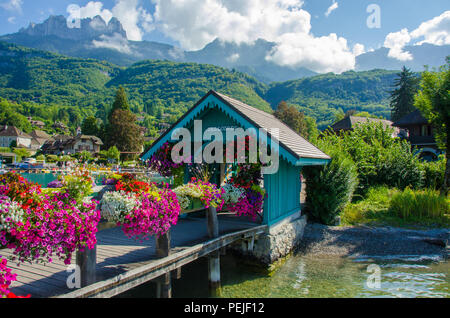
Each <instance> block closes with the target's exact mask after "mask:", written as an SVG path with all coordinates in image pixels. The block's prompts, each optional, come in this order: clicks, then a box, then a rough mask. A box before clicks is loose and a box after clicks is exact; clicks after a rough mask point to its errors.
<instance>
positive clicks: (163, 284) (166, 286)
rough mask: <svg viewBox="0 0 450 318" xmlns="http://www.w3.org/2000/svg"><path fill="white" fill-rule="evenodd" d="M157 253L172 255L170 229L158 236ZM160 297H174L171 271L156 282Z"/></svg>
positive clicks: (163, 255)
mask: <svg viewBox="0 0 450 318" xmlns="http://www.w3.org/2000/svg"><path fill="white" fill-rule="evenodd" d="M156 255H157V256H158V257H167V256H169V255H170V230H169V231H167V233H166V234H164V235H161V236H157V237H156ZM156 293H157V297H158V298H172V278H171V275H170V272H168V273H166V274H164V275H162V276H161V277H160V278H159V279H158V280H157V282H156Z"/></svg>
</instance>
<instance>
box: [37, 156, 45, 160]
mask: <svg viewBox="0 0 450 318" xmlns="http://www.w3.org/2000/svg"><path fill="white" fill-rule="evenodd" d="M36 160H37V161H44V160H45V156H44V155H39V156H37V157H36Z"/></svg>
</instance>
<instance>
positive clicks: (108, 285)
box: [0, 215, 267, 298]
mask: <svg viewBox="0 0 450 318" xmlns="http://www.w3.org/2000/svg"><path fill="white" fill-rule="evenodd" d="M218 220H219V222H218V233H216V235H214V236H211V233H208V232H209V231H208V229H209V228H210V227H209V226H208V218H201V217H200V218H198V217H197V218H196V217H188V218H184V219H179V221H178V224H177V225H176V226H173V227H172V228H171V231H170V237H171V239H170V245H171V249H170V253H168V256H163V257H158V256H157V248H156V245H157V244H156V239H154V238H151V239H150V240H148V241H144V242H138V241H134V240H131V239H128V238H127V237H126V236H125V235H124V234H123V232H122V230H121V229H120V228H117V227H115V228H110V229H104V230H101V231H99V232H98V233H97V249H96V266H95V272H96V276H95V283H93V284H91V285H89V286H86V287H83V288H79V289H78V288H74V289H69V287H68V284H67V282H68V280H69V281H72V279H70V276H71V275H72V277H73V275H74V267H72V269H71V270H70V269H69V267H68V266H66V265H64V263H63V262H62V261H59V260H54V261H53V262H52V263H45V264H28V263H22V264H20V265H19V266H17V264H16V263H14V262H11V261H10V262H8V265H9V266H10V267H11V268H12V270H13V272H14V273H16V274H17V281H15V282H13V283H12V285H11V291H12V292H14V293H15V294H17V295H27V294H31V296H32V297H46V298H47V297H68V298H80V297H113V296H115V295H118V294H120V293H123V292H125V291H127V290H129V289H131V288H134V287H136V286H139V285H141V284H143V283H146V282H148V281H152V280H155V279H159V280H161V279H162V278H161V277H165V279H166V280H167V279H168V280H170V279H171V276H170V273H171V272H172V273H174V274H175V275H172V276H175V277H179V275H180V270H181V267H182V266H183V265H185V264H188V263H190V262H192V261H194V260H196V259H198V258H200V257H203V256H207V255H210V254H211V253H212V254H214V253H218V252H217V251H219V250H221V249H223V248H224V247H226V246H228V245H229V244H231V243H233V242H236V241H238V240H242V239H244V240H245V239H247V240H248V239H249V238H254V237H255V236H257V235H259V234H261V233H264V232H265V231H266V229H267V226H266V225H259V224H256V223H252V222H249V221H247V220H245V219H244V220H243V219H238V218H236V217H233V216H229V215H219V217H218ZM0 254H1V255H2V256H5V257H8V256H10V255H12V252H11V250H7V249H4V250H0ZM72 264H76V259H75V255H74V256H73V261H72ZM68 269H69V270H68ZM205 275H207V273H205ZM158 277H159V278H158ZM163 284H164V283H163ZM166 284H169V286H170V282H166ZM69 285H70V284H69ZM169 295H170V294H169Z"/></svg>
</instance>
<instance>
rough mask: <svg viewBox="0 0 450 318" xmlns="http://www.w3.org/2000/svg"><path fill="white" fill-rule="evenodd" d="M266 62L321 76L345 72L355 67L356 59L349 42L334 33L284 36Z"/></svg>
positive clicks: (289, 34) (287, 34)
mask: <svg viewBox="0 0 450 318" xmlns="http://www.w3.org/2000/svg"><path fill="white" fill-rule="evenodd" d="M266 59H267V60H268V61H272V62H275V63H276V64H278V65H282V66H295V67H306V68H308V69H310V70H312V71H315V72H320V73H327V72H334V73H342V72H344V71H348V70H350V69H354V68H355V56H354V55H353V53H352V52H351V51H350V50H349V48H348V46H347V40H346V39H344V38H342V37H338V36H337V35H336V34H334V33H332V34H330V35H328V36H322V37H314V36H312V35H310V34H301V33H286V34H283V35H281V36H280V41H279V43H278V44H277V46H276V47H275V48H274V49H273V50H272V52H271V53H270V54H269V55H268V56H267V57H266Z"/></svg>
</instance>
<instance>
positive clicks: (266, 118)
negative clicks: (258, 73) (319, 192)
mask: <svg viewBox="0 0 450 318" xmlns="http://www.w3.org/2000/svg"><path fill="white" fill-rule="evenodd" d="M197 120H201V122H202V129H203V132H204V131H206V130H207V129H212V130H219V131H226V130H227V129H228V128H235V129H239V128H242V129H254V130H255V131H256V132H257V135H258V137H257V138H259V137H260V133H261V132H260V130H262V131H264V132H265V133H266V134H268V140H267V145H269V146H270V147H271V145H272V144H273V143H274V144H275V143H276V144H278V145H279V150H278V151H276V152H274V154H273V155H278V157H279V165H278V167H277V168H278V169H277V170H276V172H274V173H272V174H265V175H264V177H263V187H264V188H265V190H266V199H265V201H264V212H263V218H264V220H263V223H264V224H268V225H275V224H277V223H279V222H281V221H283V220H296V222H300V223H301V222H302V221H301V220H300V219H299V218H300V216H301V204H300V193H301V190H302V189H301V180H300V174H301V170H302V168H303V167H305V166H319V165H326V164H328V163H329V162H330V160H331V158H330V157H329V156H328V155H327V154H325V153H324V152H322V151H321V150H320V149H318V148H317V147H315V146H314V145H312V144H311V143H310V142H308V141H307V140H306V139H304V138H303V137H302V136H300V135H299V134H297V133H296V132H295V131H293V130H292V129H291V128H290V127H288V126H287V125H286V124H284V123H283V122H281V121H280V120H278V119H277V118H276V117H275V116H273V115H272V114H268V113H266V112H264V111H262V110H259V109H257V108H254V107H251V106H249V105H247V104H245V103H243V102H241V101H239V100H236V99H234V98H231V97H228V96H226V95H223V94H220V93H218V92H215V91H210V92H209V93H207V94H206V95H205V96H204V97H203V98H202V99H201V100H199V101H198V102H197V103H196V104H195V105H194V106H193V107H192V108H191V109H190V110H189V111H188V112H187V113H185V114H184V115H183V116H182V117H181V118H180V119H179V120H178V121H177V122H176V123H175V124H173V125H172V126H170V128H169V129H167V130H166V131H165V132H164V133H163V134H162V135H161V136H160V137H159V138H158V139H157V140H156V141H155V142H154V143H153V144H152V146H151V147H150V148H149V149H148V150H147V151H146V152H145V153H144V154H143V155H142V157H141V159H142V160H149V159H150V158H151V157H152V155H153V154H154V153H156V152H157V151H158V150H159V149H160V148H161V147H162V146H163V145H164V144H165V143H166V142H174V141H173V140H171V135H172V132H174V131H175V130H177V129H178V128H187V129H188V130H189V131H190V133H191V135H192V136H193V135H194V122H195V121H197ZM272 129H275V130H277V131H278V132H279V135H278V136H272V135H270V132H271V131H272ZM223 138H225V139H224V140H223V141H222V142H224V143H226V142H227V139H226V138H227V137H226V136H223ZM233 166H234V164H221V168H220V170H223V171H224V174H225V175H228V172H230V171H232V170H233ZM188 174H189V173H186V178H187V180H190V176H188ZM218 177H219V176H218V175H215V176H214V177H213V178H212V180H215V181H217V180H218V179H220V178H218ZM216 183H217V184H220V182H216ZM295 235H296V234H294V236H295Z"/></svg>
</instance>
